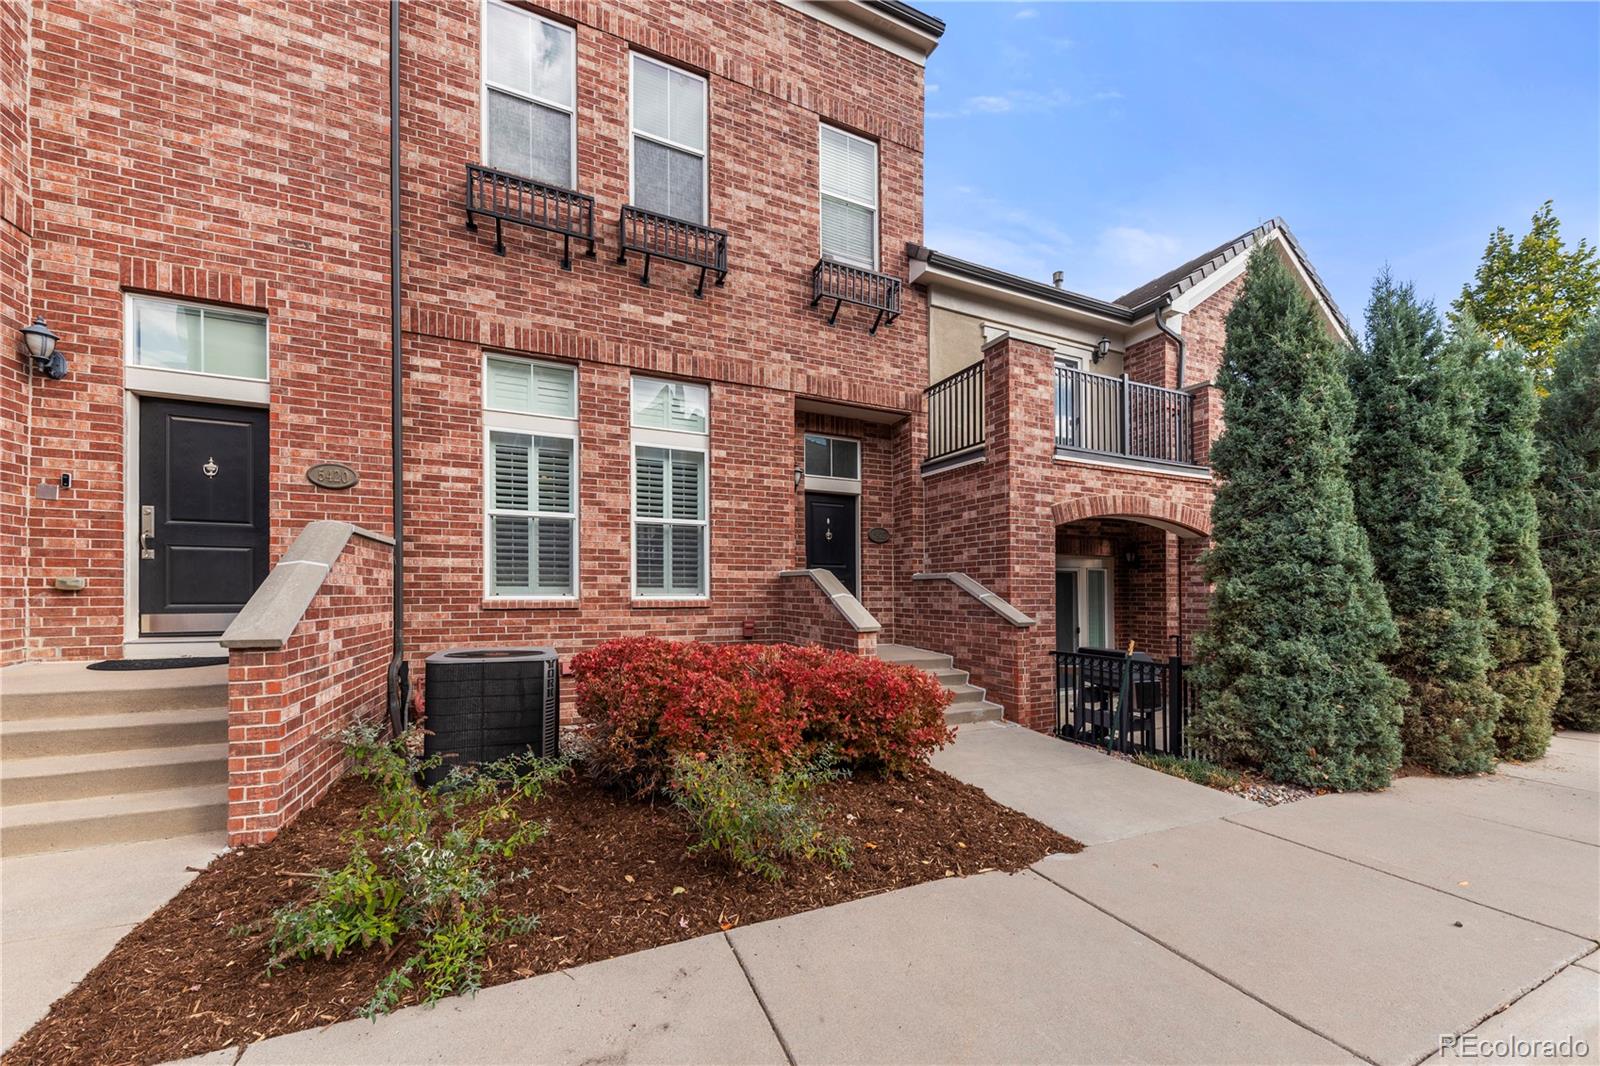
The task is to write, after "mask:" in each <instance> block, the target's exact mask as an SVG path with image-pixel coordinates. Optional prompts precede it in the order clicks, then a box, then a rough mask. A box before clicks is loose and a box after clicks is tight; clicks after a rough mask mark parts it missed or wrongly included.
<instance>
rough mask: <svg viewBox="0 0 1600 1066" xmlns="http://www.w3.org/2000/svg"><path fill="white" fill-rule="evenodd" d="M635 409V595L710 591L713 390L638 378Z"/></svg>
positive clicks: (686, 595)
mask: <svg viewBox="0 0 1600 1066" xmlns="http://www.w3.org/2000/svg"><path fill="white" fill-rule="evenodd" d="M632 390H633V395H632V409H633V416H632V422H633V594H634V596H636V597H638V598H640V599H673V600H678V599H704V598H705V597H706V596H707V595H709V592H710V579H709V576H708V575H709V570H710V538H711V529H710V521H709V518H708V515H709V513H710V487H709V480H710V479H709V470H708V459H709V448H708V447H707V444H708V441H709V430H710V425H709V422H710V417H709V414H710V390H708V389H707V388H706V386H704V385H694V384H689V383H686V382H681V381H661V380H658V379H655V378H642V377H636V378H634V379H633V384H632Z"/></svg>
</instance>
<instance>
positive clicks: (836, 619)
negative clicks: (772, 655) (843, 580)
mask: <svg viewBox="0 0 1600 1066" xmlns="http://www.w3.org/2000/svg"><path fill="white" fill-rule="evenodd" d="M766 628H767V631H768V634H769V637H768V639H769V640H778V641H783V642H785V643H789V644H820V645H822V646H823V647H824V648H838V649H840V650H841V651H852V652H856V653H857V654H859V655H871V654H872V653H873V652H874V651H875V650H876V649H877V647H878V634H877V633H875V632H872V633H862V632H858V631H857V630H856V628H855V627H854V626H852V625H850V624H849V623H848V622H846V621H845V619H844V616H843V615H841V614H840V613H839V610H838V608H836V607H834V605H833V603H832V602H831V601H830V600H829V599H828V597H827V595H826V594H824V593H823V591H822V589H821V587H820V586H818V584H817V583H816V582H815V581H814V580H812V579H811V578H810V577H809V576H807V575H804V574H791V575H790V576H788V577H782V578H779V579H778V581H777V582H776V587H775V590H774V593H773V597H772V607H771V614H770V621H769V623H768V625H767V627H766Z"/></svg>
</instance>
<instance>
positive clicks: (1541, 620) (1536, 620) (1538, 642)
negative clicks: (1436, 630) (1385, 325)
mask: <svg viewBox="0 0 1600 1066" xmlns="http://www.w3.org/2000/svg"><path fill="white" fill-rule="evenodd" d="M1450 343H1451V346H1452V347H1454V348H1457V349H1459V350H1460V352H1461V353H1462V359H1463V360H1464V361H1465V362H1466V364H1467V366H1468V367H1469V368H1470V369H1471V371H1472V373H1473V377H1474V381H1475V384H1476V386H1477V390H1476V391H1477V400H1478V407H1477V411H1476V413H1475V417H1474V419H1473V427H1474V437H1475V441H1474V446H1473V451H1472V457H1471V459H1470V460H1469V462H1468V464H1467V483H1468V484H1469V485H1471V486H1472V494H1473V497H1474V498H1475V499H1476V500H1477V501H1478V504H1479V505H1480V506H1481V507H1482V508H1483V517H1484V522H1485V523H1486V527H1487V530H1488V536H1489V577H1490V581H1489V618H1490V622H1491V625H1490V627H1489V651H1490V653H1491V654H1492V655H1493V656H1494V660H1495V665H1494V667H1493V668H1492V669H1491V670H1490V671H1489V683H1490V684H1491V685H1493V686H1494V690H1495V691H1496V692H1498V693H1499V694H1500V698H1501V700H1502V701H1503V702H1502V704H1501V707H1500V720H1499V722H1498V723H1497V724H1496V725H1495V731H1494V737H1495V744H1496V745H1497V746H1498V747H1499V749H1500V755H1501V756H1502V757H1503V758H1507V759H1523V760H1526V759H1537V758H1538V757H1539V756H1541V755H1543V754H1544V753H1545V749H1546V748H1547V747H1549V746H1550V732H1551V711H1552V709H1553V708H1554V707H1555V702H1556V699H1557V698H1558V697H1559V696H1560V695H1561V644H1560V642H1559V641H1558V640H1557V639H1556V608H1555V603H1554V601H1553V600H1552V599H1551V592H1550V578H1549V576H1548V575H1546V573H1545V569H1544V564H1543V563H1541V562H1540V561H1539V513H1538V511H1537V509H1536V508H1535V505H1534V497H1533V488H1534V483H1535V482H1536V481H1537V480H1538V477H1539V451H1538V445H1537V443H1536V441H1535V439H1534V433H1533V427H1534V423H1535V422H1536V421H1537V420H1538V417H1539V397H1538V395H1537V394H1536V393H1535V392H1534V388H1533V375H1532V374H1531V373H1530V372H1529V371H1528V369H1527V365H1526V363H1527V357H1526V356H1525V354H1524V353H1523V352H1522V350H1521V349H1520V348H1516V347H1511V348H1506V349H1496V348H1495V347H1494V345H1493V343H1492V342H1491V341H1490V340H1489V338H1488V337H1487V336H1486V335H1485V334H1484V333H1483V332H1482V331H1480V330H1479V329H1478V328H1477V326H1476V325H1474V324H1473V322H1472V320H1471V319H1470V318H1462V319H1461V320H1460V321H1459V322H1458V323H1457V326H1456V331H1455V336H1454V337H1452V338H1451V341H1450Z"/></svg>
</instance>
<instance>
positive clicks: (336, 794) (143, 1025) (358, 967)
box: [4, 770, 1082, 1066]
mask: <svg viewBox="0 0 1600 1066" xmlns="http://www.w3.org/2000/svg"><path fill="white" fill-rule="evenodd" d="M370 795H371V793H370V791H369V789H368V787H367V785H366V784H365V783H364V782H361V781H358V780H355V779H353V778H347V779H346V780H344V781H342V782H340V783H339V784H338V785H336V786H335V787H334V789H333V790H332V791H331V792H330V793H329V794H328V796H327V797H326V798H324V799H323V800H322V802H321V803H319V804H317V806H316V807H314V808H313V809H311V810H310V811H308V812H306V813H305V814H303V815H302V816H301V817H300V818H299V819H297V820H296V821H295V822H294V824H292V825H291V826H290V827H289V828H288V829H286V830H285V831H284V832H283V833H282V834H280V835H279V837H278V838H277V839H276V840H274V841H273V842H272V843H270V844H267V845H263V846H261V847H254V848H245V849H242V850H239V851H234V852H230V853H228V854H226V855H223V856H220V857H219V858H218V859H217V860H216V861H214V862H213V863H212V864H211V866H210V867H209V868H208V869H207V870H206V871H205V872H204V873H202V874H201V875H200V876H199V877H197V878H196V879H195V880H194V881H193V882H191V883H190V884H189V886H188V887H187V888H185V889H184V890H183V891H182V892H180V893H179V894H178V895H177V896H176V897H175V898H174V899H173V900H172V901H171V902H169V903H168V904H167V905H166V906H164V907H162V908H161V909H160V910H159V911H157V912H156V913H155V914H153V915H151V916H150V917H149V918H148V919H146V920H145V921H144V922H143V923H142V924H141V925H139V926H138V927H137V928H135V929H134V930H133V931H131V932H130V933H129V934H128V935H127V936H126V937H124V938H123V939H122V941H121V942H120V943H118V944H117V946H116V947H115V948H113V949H112V951H111V954H110V955H108V956H106V958H105V959H104V960H102V961H101V962H100V964H99V965H98V966H96V967H95V968H94V969H93V970H92V971H90V972H89V974H88V976H86V977H85V978H84V979H83V981H82V982H81V983H80V984H79V985H78V986H77V987H76V988H74V989H73V991H71V992H69V993H68V994H67V995H65V996H63V997H62V998H61V999H59V1000H57V1001H56V1003H55V1004H54V1005H53V1006H52V1007H51V1009H50V1013H49V1015H48V1016H47V1017H46V1018H45V1019H44V1020H42V1021H41V1022H39V1024H38V1025H36V1026H34V1027H33V1029H31V1030H30V1031H29V1032H28V1033H27V1034H25V1035H24V1036H23V1037H22V1039H21V1040H19V1041H18V1042H17V1043H16V1044H15V1045H13V1046H12V1047H11V1049H10V1050H9V1051H7V1052H6V1054H5V1056H4V1062H5V1063H6V1066H25V1064H40V1066H43V1064H46V1063H48V1064H51V1066H63V1064H68V1063H96V1064H102V1063H153V1062H163V1061H167V1060H170V1059H178V1058H184V1057H187V1056H191V1055H197V1054H200V1053H202V1052H206V1051H211V1050H215V1049H217V1048H222V1047H227V1046H230V1045H239V1044H247V1043H250V1042H253V1041H256V1040H260V1039H262V1038H264V1037H268V1036H273V1035H276V1034H279V1033H288V1032H293V1031H295V1030H299V1029H307V1028H312V1027H317V1026H324V1025H327V1024H329V1023H331V1022H335V1021H341V1020H343V1019H346V1018H350V1017H352V1016H354V1015H355V1013H356V1011H357V1010H358V1009H359V1008H360V1007H361V1006H362V1005H363V1004H365V1003H366V1002H367V1000H368V999H369V998H371V995H372V991H373V988H374V986H375V985H376V983H377V981H378V979H379V978H380V977H381V976H382V975H383V974H384V973H385V972H386V971H387V970H388V969H389V968H390V967H391V966H392V965H393V964H394V963H397V962H399V961H400V960H401V959H404V958H405V957H406V954H407V948H408V947H409V944H407V943H405V942H402V943H400V944H397V945H396V949H395V950H394V951H392V952H389V953H385V952H384V951H383V950H382V949H373V950H370V951H365V952H359V951H358V952H355V953H353V954H351V955H349V956H347V957H346V958H343V959H339V960H335V961H333V962H324V961H322V960H314V961H311V962H304V963H292V964H291V965H290V966H289V968H288V969H287V970H285V971H283V972H282V973H279V974H277V975H275V976H273V977H270V978H269V977H267V976H265V974H264V966H265V964H266V960H267V951H266V944H267V934H266V933H265V932H261V933H256V934H251V935H247V936H242V937H241V936H236V935H230V932H229V930H230V929H233V928H235V927H237V926H240V925H245V924H248V923H255V922H259V921H260V920H261V919H264V918H265V917H266V916H268V915H269V914H271V912H272V911H273V910H274V909H275V908H277V907H279V906H282V905H283V904H286V903H292V902H295V901H298V900H301V899H304V898H305V897H306V896H307V895H308V894H309V892H310V890H311V887H312V883H313V882H312V879H311V876H310V872H311V871H313V870H317V869H319V868H323V867H337V866H339V865H340V864H341V863H342V862H343V860H344V859H345V858H346V856H347V855H348V847H347V846H346V845H345V844H343V843H341V835H342V834H343V832H344V831H345V830H347V829H348V828H350V827H351V826H353V825H354V824H355V822H356V816H357V814H358V812H359V810H360V808H361V806H362V804H363V803H365V802H366V801H367V799H368V798H369V797H370ZM826 799H827V801H828V803H829V804H830V805H831V806H832V808H833V813H832V815H831V816H830V819H829V821H830V822H831V824H832V826H833V827H834V828H836V829H838V830H839V831H841V832H843V833H845V834H846V835H848V836H849V837H850V838H851V840H852V841H853V842H854V847H853V849H852V865H851V866H850V867H849V868H848V869H840V868H838V867H835V866H832V865H830V864H827V863H824V862H812V863H806V862H796V863H791V864H790V865H789V866H788V868H787V872H786V874H785V876H784V878H783V879H782V880H781V881H778V882H776V883H773V882H769V881H766V880H764V879H762V878H760V877H757V876H755V875H751V874H742V873H739V872H737V871H736V870H734V869H733V868H731V867H730V866H728V865H727V864H726V863H724V862H723V861H721V860H720V859H718V858H717V857H715V856H709V855H702V856H690V855H688V854H687V853H686V850H685V849H686V848H687V846H688V844H689V843H690V839H689V835H688V833H687V832H686V830H685V826H684V822H683V820H682V817H681V815H679V814H678V813H677V812H676V811H674V810H673V809H672V808H671V807H669V806H666V805H660V804H657V805H651V804H648V803H641V802H636V801H629V800H626V799H623V798H621V797H619V796H617V795H616V794H614V793H612V792H609V791H605V790H603V789H600V788H598V787H596V786H595V785H593V784H592V783H590V782H589V781H588V780H587V779H585V778H583V777H581V776H578V775H574V776H573V777H571V778H570V779H569V780H567V781H565V782H564V783H562V784H558V785H555V786H552V787H551V788H550V790H549V791H548V792H547V793H546V794H545V795H544V796H543V797H542V798H541V799H539V800H538V801H536V802H534V803H531V804H529V805H527V806H526V808H525V810H524V812H523V813H524V814H525V815H526V816H528V817H532V818H538V819H540V820H543V821H545V822H547V823H548V825H549V833H548V835H546V836H545V837H543V838H542V839H541V840H539V841H538V842H536V843H535V844H533V845H532V846H530V847H528V848H526V849H524V850H523V851H522V853H521V854H520V855H518V856H517V857H516V858H515V859H514V860H513V862H514V863H515V865H516V866H517V867H518V868H521V867H529V868H531V869H532V870H533V876H531V877H528V878H526V879H523V880H520V881H517V882H514V883H512V884H510V885H507V886H506V887H505V888H504V889H503V890H502V891H501V893H500V894H499V895H498V896H497V897H496V898H497V901H498V902H499V904H500V906H501V907H502V908H504V909H505V910H507V911H509V912H512V913H518V914H528V913H532V914H537V915H539V926H538V928H537V929H536V930H535V931H534V932H533V933H531V934H527V935H524V936H519V937H517V938H515V939H514V940H513V941H512V942H509V943H504V944H499V945H497V946H495V947H494V948H492V949H490V952H489V955H488V957H487V960H486V971H485V975H484V983H485V985H494V984H500V983H503V982H505V981H513V980H517V979H519V978H523V977H532V976H534V975H535V974H541V973H549V972H552V971H555V970H560V969H564V968H566V967H571V966H578V965H581V964H583V963H588V962H596V961H598V960H600V959H607V958H611V957H612V956H615V955H623V954H626V953H628V952H632V951H641V950H643V949H645V948H652V947H657V946H659V945H662V944H670V943H673V942H675V941H679V940H687V939H689V938H690V937H696V936H701V935H703V934H706V933H715V932H717V931H718V930H725V929H730V928H733V927H734V926H738V925H748V924H750V923H751V922H758V921H763V920H766V919H770V918H781V917H783V916H785V915H789V914H795V913H797V912H800V911H806V910H811V909H813V908H816V907H825V906H828V905H830V904H834V903H843V902H845V901H847V900H852V899H856V898H859V897H861V896H869V895H873V894H875V893H878V892H884V891H887V890H889V889H895V888H904V887H907V886H909V885H915V884H919V883H921V882H924V881H930V880H936V879H938V878H942V877H951V876H961V875H965V874H972V873H978V872H981V871H984V870H1008V871H1009V870H1019V869H1023V868H1025V867H1027V866H1028V865H1030V864H1032V863H1034V862H1037V861H1038V860H1039V859H1041V858H1043V857H1044V856H1045V855H1047V854H1050V853H1052V852H1075V851H1079V850H1081V849H1082V845H1080V844H1079V843H1077V842H1076V841H1074V840H1071V839H1070V838H1068V837H1064V836H1062V835H1061V834H1059V833H1057V832H1055V831H1054V830H1051V829H1049V828H1047V827H1045V826H1043V825H1040V824H1039V823H1038V822H1035V821H1033V820H1032V819H1030V818H1027V817H1025V816H1024V815H1021V814H1018V813H1017V812H1016V811H1013V810H1010V809H1009V808H1006V807H1002V806H1000V805H999V804H997V803H995V802H994V801H993V800H991V799H989V798H988V797H987V796H985V795H984V794H983V793H982V792H981V791H979V790H978V789H976V788H973V787H971V786H969V785H965V784H962V783H961V782H959V781H956V780H954V779H953V778H950V777H947V776H946V775H944V774H941V773H939V772H937V771H934V770H923V771H920V772H918V773H916V774H915V775H913V776H911V777H909V778H906V779H887V780H885V779H878V778H873V777H858V778H856V779H854V780H850V781H844V782H839V783H836V784H833V785H829V786H827V789H826ZM108 876H114V872H112V871H108ZM680 888H681V889H682V890H683V891H681V892H679V891H677V890H678V889H680Z"/></svg>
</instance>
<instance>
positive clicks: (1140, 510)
mask: <svg viewBox="0 0 1600 1066" xmlns="http://www.w3.org/2000/svg"><path fill="white" fill-rule="evenodd" d="M1050 515H1051V518H1052V519H1053V520H1054V521H1055V524H1056V525H1058V526H1062V525H1066V524H1067V523H1068V522H1079V521H1082V520H1083V519H1086V518H1125V519H1128V520H1129V521H1134V522H1145V523H1148V524H1149V525H1153V526H1160V527H1161V528H1162V529H1165V530H1167V531H1168V532H1171V533H1176V534H1177V535H1178V536H1180V537H1209V536H1211V515H1210V513H1209V512H1208V511H1206V510H1204V509H1203V508H1199V507H1188V506H1184V505H1182V504H1177V503H1173V502H1172V501H1170V500H1164V499H1160V498H1158V497H1153V496H1142V495H1138V494H1136V493H1112V494H1108V495H1103V496H1080V497H1079V498H1078V499H1075V500H1066V501H1063V502H1061V503H1058V504H1055V505H1054V506H1052V507H1051V508H1050Z"/></svg>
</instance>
